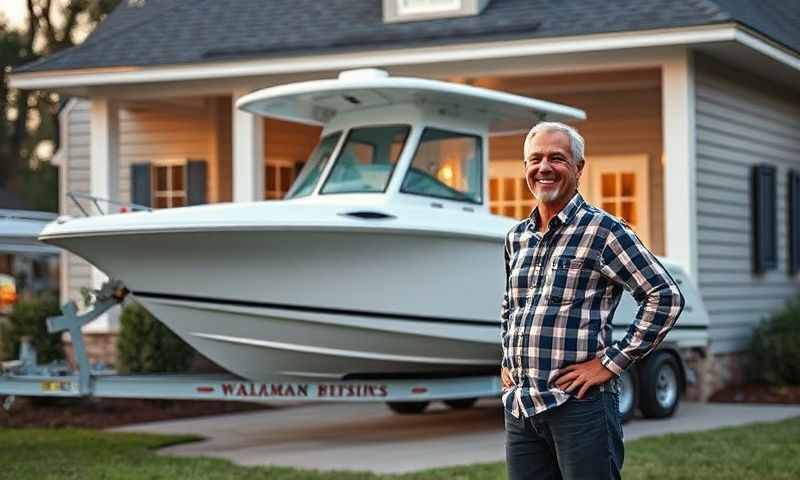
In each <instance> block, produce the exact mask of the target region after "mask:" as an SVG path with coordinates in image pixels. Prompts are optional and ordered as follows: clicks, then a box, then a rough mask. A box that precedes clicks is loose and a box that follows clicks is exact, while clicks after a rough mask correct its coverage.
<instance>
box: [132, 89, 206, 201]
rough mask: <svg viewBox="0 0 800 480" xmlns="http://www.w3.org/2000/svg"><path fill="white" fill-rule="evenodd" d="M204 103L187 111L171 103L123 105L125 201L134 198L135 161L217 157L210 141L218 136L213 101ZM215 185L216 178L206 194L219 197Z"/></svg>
mask: <svg viewBox="0 0 800 480" xmlns="http://www.w3.org/2000/svg"><path fill="white" fill-rule="evenodd" d="M203 105H204V108H202V109H201V108H198V109H196V110H194V109H187V110H186V111H182V110H180V109H170V108H168V107H165V108H163V109H157V108H153V107H148V108H147V109H141V110H138V109H130V108H122V109H120V112H119V122H120V126H119V132H120V138H119V154H120V162H119V167H120V178H119V190H120V191H119V198H120V199H121V200H122V201H123V202H128V201H130V198H131V191H130V190H131V177H130V166H131V164H132V163H148V162H154V161H164V160H178V159H186V158H190V159H193V160H205V161H207V162H209V163H211V162H215V161H216V156H217V151H216V149H215V148H214V145H213V144H212V142H211V141H210V138H211V137H213V136H214V123H213V122H212V118H211V115H209V109H210V108H211V106H212V104H211V102H208V101H207V102H203ZM209 170H210V171H212V169H209ZM213 185H215V183H214V182H209V191H208V192H206V193H207V195H206V198H215V197H216V196H215V195H213V194H212V192H211V191H210V190H211V187H212V186H213Z"/></svg>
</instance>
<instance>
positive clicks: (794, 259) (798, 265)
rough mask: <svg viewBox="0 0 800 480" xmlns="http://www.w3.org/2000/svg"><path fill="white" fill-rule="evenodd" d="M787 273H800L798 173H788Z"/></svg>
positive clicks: (799, 182) (799, 180)
mask: <svg viewBox="0 0 800 480" xmlns="http://www.w3.org/2000/svg"><path fill="white" fill-rule="evenodd" d="M788 200H789V208H788V211H789V229H788V230H789V273H791V274H792V275H794V274H796V273H800V172H797V171H795V170H790V171H789V199H788Z"/></svg>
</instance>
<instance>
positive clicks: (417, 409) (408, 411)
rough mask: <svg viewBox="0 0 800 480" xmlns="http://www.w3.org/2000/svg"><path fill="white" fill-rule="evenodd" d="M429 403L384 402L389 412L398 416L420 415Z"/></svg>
mask: <svg viewBox="0 0 800 480" xmlns="http://www.w3.org/2000/svg"><path fill="white" fill-rule="evenodd" d="M429 403H430V402H386V405H388V406H389V410H391V411H393V412H394V413H399V414H400V415H414V414H417V413H422V412H423V411H425V408H426V407H427V406H428V404H429Z"/></svg>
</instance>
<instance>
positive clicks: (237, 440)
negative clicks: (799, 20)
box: [115, 400, 800, 473]
mask: <svg viewBox="0 0 800 480" xmlns="http://www.w3.org/2000/svg"><path fill="white" fill-rule="evenodd" d="M793 416H800V406H764V405H731V404H699V403H688V402H685V403H683V404H682V405H681V408H680V410H679V411H678V412H677V413H676V415H675V416H674V417H673V418H671V419H668V420H642V419H637V420H634V421H633V422H630V423H628V424H627V425H625V428H624V431H625V440H626V441H630V440H634V439H637V438H641V437H645V436H652V435H662V434H665V433H670V432H690V431H699V430H708V429H711V428H717V427H723V426H733V425H744V424H747V423H752V422H760V421H763V422H766V421H776V420H781V419H784V418H789V417H793ZM115 430H117V431H127V432H149V433H165V434H172V433H189V434H196V435H201V436H203V437H206V438H208V440H207V441H204V442H197V443H191V444H184V445H176V446H174V447H169V448H165V449H163V450H162V453H164V454H167V455H177V456H209V457H219V458H225V459H228V460H231V461H233V462H235V463H238V464H241V465H285V466H292V467H299V468H309V469H318V470H370V471H374V472H384V473H399V472H407V471H413V470H421V469H426V468H435V467H444V466H451V465H463V464H470V463H482V462H496V461H501V460H503V459H504V452H503V414H502V409H501V407H500V404H499V402H496V401H493V400H484V401H481V402H480V403H479V404H478V406H477V407H476V408H473V409H469V410H464V411H453V410H447V409H445V408H444V407H436V406H433V407H431V408H430V410H429V411H428V412H427V413H426V414H424V415H410V416H404V415H395V414H392V413H391V412H389V410H388V409H387V408H386V407H385V406H384V405H382V404H362V405H357V404H305V405H296V406H290V407H281V408H277V409H275V410H267V411H262V412H255V413H245V414H236V415H225V416H217V417H207V418H201V419H194V420H178V421H171V422H156V423H149V424H141V425H136V426H128V427H124V428H119V429H115Z"/></svg>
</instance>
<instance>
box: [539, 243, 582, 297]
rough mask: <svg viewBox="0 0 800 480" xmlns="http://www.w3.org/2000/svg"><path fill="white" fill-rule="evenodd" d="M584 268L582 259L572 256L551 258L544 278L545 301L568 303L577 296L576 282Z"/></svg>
mask: <svg viewBox="0 0 800 480" xmlns="http://www.w3.org/2000/svg"><path fill="white" fill-rule="evenodd" d="M583 268H584V260H583V259H580V258H575V257H574V256H566V255H563V256H560V257H556V258H553V259H552V260H551V262H550V265H549V266H548V272H547V279H546V284H545V287H546V294H547V303H548V304H549V305H569V304H572V303H574V302H575V300H576V299H577V298H578V297H579V292H578V288H577V287H578V283H579V280H580V277H581V272H582V271H583Z"/></svg>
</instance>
